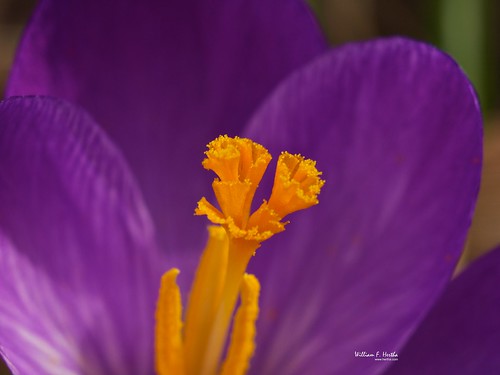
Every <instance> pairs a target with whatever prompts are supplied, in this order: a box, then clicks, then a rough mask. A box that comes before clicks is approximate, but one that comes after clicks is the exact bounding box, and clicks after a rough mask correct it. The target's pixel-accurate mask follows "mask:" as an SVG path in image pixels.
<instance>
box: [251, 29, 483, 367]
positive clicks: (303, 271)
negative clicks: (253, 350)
mask: <svg viewBox="0 0 500 375" xmlns="http://www.w3.org/2000/svg"><path fill="white" fill-rule="evenodd" d="M248 135H249V136H251V137H253V138H254V139H256V140H258V141H261V142H262V143H263V144H264V145H267V146H270V150H271V151H272V153H273V154H274V155H275V156H276V155H277V154H278V153H279V151H281V150H287V151H290V152H294V153H297V152H299V153H302V154H303V155H305V156H307V157H311V158H313V159H316V160H317V161H318V167H319V169H320V170H323V171H324V178H325V179H326V181H327V182H326V185H325V187H324V191H323V192H322V193H321V195H320V204H319V205H318V206H317V207H313V208H312V209H310V210H308V212H304V213H300V214H298V215H297V218H295V217H292V218H291V221H292V223H291V224H289V226H288V231H287V232H285V233H284V234H283V235H281V236H280V237H281V238H273V239H272V240H271V241H269V244H267V243H266V244H265V245H264V246H263V248H262V250H259V251H258V254H257V256H256V257H255V260H254V261H253V262H254V263H253V268H254V271H255V272H256V273H257V276H258V277H259V278H261V279H262V289H263V292H262V314H261V316H262V319H260V326H259V329H258V333H259V339H258V340H259V345H258V348H257V354H256V358H255V365H254V367H253V368H254V371H255V373H256V374H272V373H276V372H277V371H278V369H279V371H278V372H279V373H280V374H299V373H304V372H307V373H310V374H323V373H348V374H358V373H359V374H371V373H377V372H379V371H381V370H383V369H384V366H385V365H384V364H381V363H379V362H375V361H373V360H369V361H367V360H363V359H360V358H355V357H354V352H355V351H373V352H375V351H377V350H378V351H387V352H392V351H394V350H398V349H399V348H400V347H401V346H402V345H403V344H404V343H405V341H406V340H407V338H408V337H409V335H410V334H411V333H412V331H413V330H414V329H415V327H416V325H417V324H418V323H419V322H420V321H421V320H422V318H423V317H424V316H425V314H426V312H427V311H428V309H429V308H430V306H431V305H432V303H433V302H434V301H435V300H436V298H437V297H438V296H439V294H440V293H441V291H442V289H443V287H444V285H445V284H446V282H447V281H448V280H449V278H450V275H451V272H452V271H453V268H454V266H455V264H456V261H457V259H458V257H459V254H460V252H461V249H462V246H463V243H464V238H465V235H466V231H467V229H468V227H469V225H470V221H471V214H472V211H473V207H474V204H475V201H476V197H477V191H478V186H479V178H480V168H481V157H482V150H481V148H482V147H481V138H482V131H481V117H480V112H479V108H478V103H477V99H476V96H475V94H474V91H473V89H472V87H471V85H470V83H469V82H468V81H467V79H466V78H465V77H464V75H463V73H462V72H461V70H460V69H459V68H458V67H457V65H456V64H455V63H454V62H453V61H452V60H451V59H450V58H449V57H447V56H445V55H444V54H443V53H441V52H439V51H437V50H436V49H434V48H433V47H430V46H428V45H425V44H421V43H417V42H413V41H409V40H404V39H388V40H379V41H374V42H368V43H361V44H352V45H347V46H345V47H342V48H339V49H337V50H335V51H333V52H331V53H329V54H327V55H325V56H324V57H322V58H320V59H318V60H317V61H315V62H314V63H313V64H311V65H309V66H308V67H306V68H305V69H303V70H301V71H300V72H298V73H297V74H295V75H294V76H293V77H291V78H290V79H289V80H287V81H286V82H285V83H284V84H283V85H281V86H280V87H279V89H278V90H277V92H275V94H274V95H273V96H272V97H271V98H270V100H269V101H267V102H266V103H265V105H264V106H263V108H262V109H261V110H260V112H259V113H258V114H257V115H256V116H255V118H254V119H253V122H252V123H251V126H250V128H249V130H248ZM264 185H265V184H264ZM277 237H278V236H277Z"/></svg>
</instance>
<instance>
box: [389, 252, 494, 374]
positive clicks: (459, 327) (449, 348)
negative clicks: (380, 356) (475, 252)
mask: <svg viewBox="0 0 500 375" xmlns="http://www.w3.org/2000/svg"><path fill="white" fill-rule="evenodd" d="M499 285H500V248H497V249H496V250H494V251H493V252H491V253H489V254H487V255H485V256H483V257H482V258H481V259H479V260H478V261H476V262H475V263H473V264H472V265H470V266H469V268H468V269H467V270H466V271H465V272H464V273H463V274H461V275H460V276H459V277H458V278H457V279H456V280H454V281H453V282H452V283H451V284H450V286H449V287H448V288H447V289H446V292H445V293H444V294H443V296H442V297H441V298H440V299H439V301H438V303H437V304H436V305H435V306H434V308H433V309H432V310H431V312H430V313H429V315H428V316H427V317H426V318H425V320H424V321H423V323H422V324H421V326H420V327H419V328H418V330H417V331H416V332H415V334H414V335H413V336H412V338H411V339H410V341H409V342H408V344H407V345H406V346H405V348H404V350H403V351H402V352H401V353H399V361H398V362H397V363H395V364H394V366H393V367H391V368H390V369H389V371H388V372H387V375H390V374H395V375H396V374H405V375H412V374H429V375H433V374H439V375H441V374H454V375H476V374H484V375H488V374H491V375H493V374H498V373H500V356H499V355H498V350H499V348H500V317H499V311H500V290H499V288H498V286H499Z"/></svg>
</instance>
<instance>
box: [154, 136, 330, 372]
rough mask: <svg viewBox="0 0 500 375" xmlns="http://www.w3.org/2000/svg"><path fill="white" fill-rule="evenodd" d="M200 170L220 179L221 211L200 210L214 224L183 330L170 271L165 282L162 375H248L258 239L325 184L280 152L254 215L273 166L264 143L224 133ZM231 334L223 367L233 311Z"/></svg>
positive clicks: (303, 163) (313, 200)
mask: <svg viewBox="0 0 500 375" xmlns="http://www.w3.org/2000/svg"><path fill="white" fill-rule="evenodd" d="M207 147H208V150H207V151H206V152H205V156H206V158H205V159H204V160H203V163H202V164H203V166H204V167H205V168H206V169H209V170H212V171H214V172H215V174H216V175H217V178H215V180H214V181H213V183H212V188H213V190H214V193H215V197H216V200H217V203H218V206H219V207H216V206H214V205H213V204H212V203H210V202H209V201H208V200H207V199H206V198H205V197H203V198H201V199H200V201H199V202H198V206H197V208H196V210H195V214H196V215H206V216H207V218H208V219H209V220H210V221H211V222H212V223H214V224H217V226H211V227H209V240H208V243H207V246H206V248H205V250H204V252H203V255H202V257H201V259H200V263H199V265H198V269H197V272H196V276H195V279H194V281H193V285H192V288H191V294H190V297H189V302H188V307H187V310H186V314H185V318H184V321H185V325H183V322H182V316H181V312H182V305H181V298H180V292H179V288H178V286H177V284H176V277H177V274H178V273H179V271H178V270H177V269H172V270H170V271H168V272H166V273H165V275H164V276H163V278H162V283H161V288H160V296H159V300H158V305H157V312H156V319H157V323H156V336H155V337H156V338H155V343H156V358H157V359H156V369H157V373H158V375H165V374H167V373H168V374H177V375H216V374H220V375H244V374H245V373H246V371H247V370H248V367H249V364H250V359H251V357H252V355H253V352H254V350H255V335H256V330H255V322H256V319H257V316H258V312H259V305H258V297H259V292H260V284H259V282H258V280H257V278H255V276H253V275H248V274H246V273H245V271H246V268H247V265H248V262H249V261H250V259H251V258H252V256H253V255H254V253H255V251H256V249H257V248H258V247H259V246H260V244H261V242H263V241H265V240H267V239H268V238H270V237H272V236H273V235H274V234H276V233H279V232H282V231H284V230H285V225H286V224H288V222H286V221H283V218H284V217H285V216H287V215H288V214H290V213H292V212H295V211H298V210H303V209H305V208H308V207H311V206H313V205H315V204H317V203H318V194H319V193H320V190H321V188H322V187H323V185H324V181H323V180H321V178H320V176H321V172H319V171H318V170H317V169H316V163H315V162H314V161H312V160H309V159H305V158H304V157H302V156H301V155H293V154H289V153H287V152H283V153H282V154H281V155H280V156H279V158H278V162H277V166H276V174H275V177H274V185H273V189H272V192H271V196H270V198H269V201H265V200H264V201H263V203H262V204H261V205H260V207H259V208H257V209H256V210H255V211H254V212H253V213H252V212H250V211H251V206H252V201H253V198H254V195H255V191H256V190H257V187H258V185H259V183H260V181H261V179H262V177H263V175H264V172H265V170H266V168H267V166H268V165H269V162H270V161H271V155H270V154H269V152H268V151H267V150H266V149H265V148H264V147H263V146H261V145H259V144H257V143H255V142H253V141H251V140H250V139H246V138H239V137H234V138H231V137H228V136H227V135H224V136H220V137H218V138H217V139H215V140H214V141H212V142H210V143H209V144H208V146H207ZM238 296H239V297H240V300H241V304H240V307H239V309H238V311H237V312H236V314H235V315H234V320H233V324H232V326H233V330H232V334H231V339H230V343H229V346H228V350H227V356H226V359H225V361H224V362H223V364H222V365H220V362H221V357H222V354H223V351H224V347H225V344H226V341H227V337H228V331H229V327H230V326H231V318H232V317H233V313H234V309H235V306H236V303H237V300H238Z"/></svg>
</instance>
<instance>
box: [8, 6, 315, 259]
mask: <svg viewBox="0 0 500 375" xmlns="http://www.w3.org/2000/svg"><path fill="white" fill-rule="evenodd" d="M324 49H325V42H324V41H323V39H322V37H321V36H320V32H319V29H318V28H317V26H316V24H315V22H314V20H313V18H312V16H311V14H310V12H309V10H308V9H307V8H306V6H305V4H304V3H303V2H302V1H301V0H275V1H271V2H270V1H266V0H259V1H243V0H239V1H235V0H226V1H197V0H194V1H165V0H145V1H133V0H125V1H107V2H106V3H105V4H103V2H102V1H100V0H90V1H77V0H71V1H68V0H65V1H64V0H45V1H43V2H42V4H41V5H40V6H39V7H38V10H37V12H36V14H35V16H34V18H33V20H32V22H31V24H30V26H29V28H28V30H27V32H26V35H25V36H24V39H23V41H22V44H21V47H20V49H19V51H18V54H17V58H16V61H15V65H14V68H13V71H12V74H11V78H10V82H9V88H8V92H7V93H8V95H19V94H48V95H53V96H57V97H61V98H65V99H68V100H70V101H72V102H75V103H78V104H80V105H81V106H83V107H84V108H85V109H86V110H87V111H88V112H90V114H91V115H92V116H93V117H94V118H95V119H96V120H97V121H98V123H99V124H101V125H102V126H103V127H104V129H105V130H106V131H107V132H108V133H109V134H110V136H111V138H112V139H113V141H114V142H115V143H116V144H118V146H119V147H120V148H121V150H122V151H123V152H124V154H125V157H126V158H127V160H128V162H129V164H130V166H131V168H132V170H133V172H134V174H135V175H136V176H137V178H138V180H139V184H140V185H141V188H142V190H143V192H144V194H145V198H146V201H147V202H146V203H147V204H148V206H149V209H150V211H151V213H152V215H153V218H154V220H155V222H156V224H157V226H158V228H159V230H158V235H159V236H160V240H161V243H162V244H163V245H164V247H166V248H169V249H179V251H181V250H182V248H186V247H190V245H196V248H197V249H198V250H199V248H202V247H203V245H204V243H203V241H204V239H205V232H206V231H205V225H206V223H204V222H203V221H201V220H198V219H196V218H194V217H193V210H194V208H195V206H196V202H197V201H198V199H199V198H200V197H201V196H203V195H206V192H207V188H206V187H208V186H210V184H209V177H208V176H207V174H206V173H204V172H203V170H202V168H201V166H200V162H201V159H202V157H203V152H204V149H205V145H206V144H207V143H208V142H209V141H211V140H212V139H214V138H215V137H216V136H218V135H220V134H224V133H226V132H231V133H239V132H240V129H241V128H242V127H243V125H244V124H245V123H246V122H247V121H248V118H249V117H250V115H251V114H252V113H253V111H254V109H255V108H256V107H257V106H258V105H259V104H260V103H261V101H262V100H263V98H264V97H266V96H267V95H268V93H269V91H270V90H271V89H272V88H274V87H275V85H276V84H277V83H278V82H279V81H280V80H281V79H283V78H284V77H285V76H287V75H288V74H289V73H290V72H292V71H293V70H294V69H295V68H296V67H298V66H301V65H302V64H304V63H305V62H307V61H309V59H310V58H312V57H314V56H316V55H317V54H318V53H319V52H322V51H323V50H324ZM179 233H180V234H179ZM193 233H196V234H197V235H193ZM200 245H201V246H200Z"/></svg>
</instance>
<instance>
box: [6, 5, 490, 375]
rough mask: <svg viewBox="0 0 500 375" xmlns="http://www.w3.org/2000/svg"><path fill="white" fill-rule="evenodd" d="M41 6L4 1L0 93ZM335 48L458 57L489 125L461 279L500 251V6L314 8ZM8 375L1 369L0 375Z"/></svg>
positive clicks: (487, 125) (486, 126)
mask: <svg viewBox="0 0 500 375" xmlns="http://www.w3.org/2000/svg"><path fill="white" fill-rule="evenodd" d="M35 4H36V1H35V0H0V90H1V92H3V88H4V85H5V81H6V78H7V75H8V72H9V68H10V66H11V64H12V60H13V57H14V51H15V47H16V45H17V43H18V41H19V38H20V35H21V33H22V29H23V27H24V25H25V24H26V22H27V21H28V19H29V15H30V13H31V11H32V9H33V8H34V6H35ZM310 5H311V7H312V8H313V9H314V12H315V13H316V16H317V18H318V20H319V21H320V23H321V26H322V28H323V30H324V32H325V34H326V35H327V37H328V39H329V41H330V43H331V44H332V46H335V45H338V44H342V43H346V42H349V41H355V40H365V39H370V38H375V37H379V36H387V35H405V36H409V37H412V38H415V39H419V40H425V41H428V42H430V43H432V44H435V45H437V46H438V47H439V48H441V49H443V50H445V51H447V52H448V53H449V54H451V55H452V56H453V57H454V58H455V59H456V60H457V61H458V62H459V64H460V65H461V66H462V68H463V69H464V70H465V72H466V73H467V74H468V76H469V77H470V79H471V80H472V82H473V83H474V85H475V87H476V90H477V91H478V93H479V96H480V100H481V105H482V108H483V113H484V118H485V155H484V169H483V178H482V187H481V192H480V197H479V201H478V206H477V209H476V214H475V217H474V220H473V225H472V228H471V231H470V234H469V239H468V242H467V246H466V251H465V252H464V256H463V258H462V260H461V262H460V264H459V266H458V268H457V272H459V271H460V270H461V269H463V267H465V266H466V265H467V264H468V263H469V262H470V261H471V260H473V259H474V258H476V257H477V256H479V255H480V254H482V253H484V252H485V251H487V250H488V249H491V247H492V246H494V245H495V244H498V243H500V73H499V69H498V68H499V67H500V22H499V21H500V1H497V0H310ZM2 374H8V372H7V370H6V369H2V365H1V364H0V375H2Z"/></svg>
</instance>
